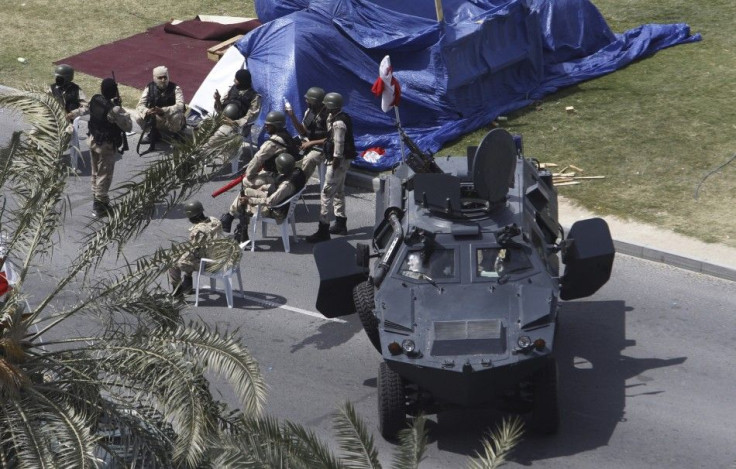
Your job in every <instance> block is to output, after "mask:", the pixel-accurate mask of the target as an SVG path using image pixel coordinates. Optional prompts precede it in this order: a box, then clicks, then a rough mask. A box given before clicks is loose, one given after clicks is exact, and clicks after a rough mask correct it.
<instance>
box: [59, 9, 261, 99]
mask: <svg viewBox="0 0 736 469" xmlns="http://www.w3.org/2000/svg"><path fill="white" fill-rule="evenodd" d="M259 25H260V22H259V21H258V20H251V21H247V22H244V23H236V24H220V23H213V22H208V21H199V20H197V19H195V20H189V21H183V22H181V23H179V24H176V25H172V24H170V23H167V24H162V25H159V26H155V27H153V28H151V29H149V30H148V31H146V32H144V33H141V34H136V35H135V36H131V37H128V38H125V39H121V40H119V41H115V42H111V43H110V44H105V45H102V46H99V47H95V48H94V49H91V50H88V51H86V52H82V53H81V54H77V55H73V56H71V57H67V58H64V59H61V60H58V61H56V62H54V63H55V64H60V63H65V64H69V65H71V66H72V67H74V69H75V70H77V71H79V72H82V73H86V74H87V75H92V76H95V77H100V79H102V78H106V77H109V76H112V72H113V71H114V72H115V78H116V79H117V81H118V83H122V84H124V85H128V86H132V87H134V88H138V89H140V90H141V91H142V90H143V88H144V87H145V86H146V85H147V84H148V83H149V82H150V81H151V80H152V79H153V75H152V73H153V69H154V67H157V66H159V65H166V66H167V67H168V68H169V76H170V77H171V81H173V82H174V83H176V84H178V85H179V86H181V89H182V91H183V92H184V101H185V102H189V100H190V99H191V98H192V96H194V93H195V92H196V91H197V89H198V88H199V86H200V85H201V84H202V81H204V79H205V77H206V76H207V74H208V73H209V72H210V70H211V69H212V67H213V66H214V65H215V62H213V61H212V60H210V59H208V58H207V49H209V48H210V47H212V46H214V45H217V44H219V43H220V42H222V41H226V40H227V39H230V38H231V37H234V36H237V35H238V34H245V33H247V32H248V31H250V30H252V29H255V28H256V27H258V26H259ZM84 91H85V93H86V94H87V95H88V96H90V97H91V96H92V95H93V94H95V93H97V92H98V91H99V90H84ZM132 104H134V103H126V106H131V105H132Z"/></svg>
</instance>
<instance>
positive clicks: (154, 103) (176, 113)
mask: <svg viewBox="0 0 736 469" xmlns="http://www.w3.org/2000/svg"><path fill="white" fill-rule="evenodd" d="M184 109H185V104H184V93H183V92H182V90H181V88H180V87H179V85H177V84H176V83H174V82H173V81H170V80H169V69H168V68H166V67H165V66H163V65H160V66H158V67H156V68H154V69H153V81H151V82H150V83H148V85H146V88H145V89H144V90H143V94H142V95H141V97H140V99H139V100H138V104H137V105H136V107H135V110H136V114H137V115H136V118H135V120H136V122H137V123H138V125H139V126H140V127H141V129H144V133H145V134H144V135H141V138H142V139H141V143H155V142H156V141H157V140H159V139H160V138H161V132H167V133H170V134H175V135H180V134H181V132H182V131H183V130H184V128H185V127H186V118H185V116H184Z"/></svg>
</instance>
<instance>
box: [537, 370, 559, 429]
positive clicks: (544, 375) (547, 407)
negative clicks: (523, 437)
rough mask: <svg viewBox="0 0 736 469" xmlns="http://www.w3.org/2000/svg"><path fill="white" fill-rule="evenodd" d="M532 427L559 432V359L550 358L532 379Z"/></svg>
mask: <svg viewBox="0 0 736 469" xmlns="http://www.w3.org/2000/svg"><path fill="white" fill-rule="evenodd" d="M532 389H533V393H534V395H533V401H532V419H531V428H532V430H534V431H535V432H537V433H542V434H551V433H555V432H557V428H558V427H559V425H560V408H559V403H558V400H557V360H555V359H554V358H550V359H549V360H547V362H546V363H545V364H544V366H543V367H542V369H540V370H539V371H538V372H537V373H536V374H535V375H534V377H533V379H532Z"/></svg>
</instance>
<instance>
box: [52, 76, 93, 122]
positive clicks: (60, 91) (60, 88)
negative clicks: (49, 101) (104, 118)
mask: <svg viewBox="0 0 736 469" xmlns="http://www.w3.org/2000/svg"><path fill="white" fill-rule="evenodd" d="M73 80H74V68H72V66H71V65H67V64H61V65H58V66H57V67H56V69H55V70H54V82H53V83H51V85H49V92H50V93H51V94H52V95H53V96H54V97H55V98H56V99H58V100H59V102H61V104H62V105H63V106H64V110H65V111H66V120H67V121H68V122H69V123H70V124H71V123H72V122H73V121H74V119H76V118H77V117H79V116H84V115H86V114H87V112H88V110H89V108H88V104H87V96H85V94H84V91H82V89H81V88H80V87H79V85H77V84H76V83H74V81H73Z"/></svg>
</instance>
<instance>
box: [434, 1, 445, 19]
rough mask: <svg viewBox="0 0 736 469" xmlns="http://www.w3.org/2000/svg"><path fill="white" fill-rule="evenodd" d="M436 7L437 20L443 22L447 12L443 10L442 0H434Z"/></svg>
mask: <svg viewBox="0 0 736 469" xmlns="http://www.w3.org/2000/svg"><path fill="white" fill-rule="evenodd" d="M434 9H435V11H436V12H437V22H438V23H442V21H443V20H444V19H445V14H444V13H443V12H442V0H434Z"/></svg>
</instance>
